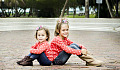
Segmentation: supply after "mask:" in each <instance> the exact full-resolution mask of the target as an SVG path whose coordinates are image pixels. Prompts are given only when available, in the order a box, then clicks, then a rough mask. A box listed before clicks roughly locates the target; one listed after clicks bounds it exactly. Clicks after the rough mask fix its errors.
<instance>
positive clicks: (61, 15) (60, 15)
mask: <svg viewBox="0 0 120 70" xmlns="http://www.w3.org/2000/svg"><path fill="white" fill-rule="evenodd" d="M67 3H68V0H66V2H65V5H64V7H63V11H62V13H61V15H60V18H62V17H63V15H64V12H65V7H66V5H67Z"/></svg>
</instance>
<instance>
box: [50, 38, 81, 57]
mask: <svg viewBox="0 0 120 70" xmlns="http://www.w3.org/2000/svg"><path fill="white" fill-rule="evenodd" d="M52 43H53V44H55V45H57V46H59V47H60V48H61V49H62V50H64V51H65V52H67V53H70V54H76V55H81V50H76V49H73V48H70V47H67V46H66V45H65V44H64V43H63V42H62V40H59V39H58V38H54V39H53V41H52Z"/></svg>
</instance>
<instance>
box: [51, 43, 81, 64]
mask: <svg viewBox="0 0 120 70" xmlns="http://www.w3.org/2000/svg"><path fill="white" fill-rule="evenodd" d="M68 47H71V48H73V49H79V50H80V49H81V48H80V47H79V46H78V45H77V44H75V43H72V44H71V45H70V46H68ZM70 56H71V54H69V53H66V52H65V51H62V52H60V53H59V55H58V56H57V57H56V58H55V59H54V61H53V65H64V64H65V63H66V62H67V60H68V59H69V58H70ZM77 56H78V57H80V56H82V55H77Z"/></svg>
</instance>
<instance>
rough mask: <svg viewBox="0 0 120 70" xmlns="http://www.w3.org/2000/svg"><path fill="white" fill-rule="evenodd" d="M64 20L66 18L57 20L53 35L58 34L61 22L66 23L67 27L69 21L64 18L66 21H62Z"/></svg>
mask: <svg viewBox="0 0 120 70" xmlns="http://www.w3.org/2000/svg"><path fill="white" fill-rule="evenodd" d="M64 20H66V19H65V18H61V19H60V20H58V21H57V24H56V27H55V32H54V35H55V36H58V35H59V33H60V29H61V26H62V24H67V25H68V27H69V24H68V23H69V22H68V21H67V20H66V22H64Z"/></svg>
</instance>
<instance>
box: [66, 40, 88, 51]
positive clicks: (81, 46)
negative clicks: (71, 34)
mask: <svg viewBox="0 0 120 70" xmlns="http://www.w3.org/2000/svg"><path fill="white" fill-rule="evenodd" d="M66 40H67V43H68V45H70V44H72V43H73V42H72V41H70V40H69V39H68V38H66ZM78 45H79V47H80V48H81V49H86V48H85V47H84V46H83V45H81V44H78Z"/></svg>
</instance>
